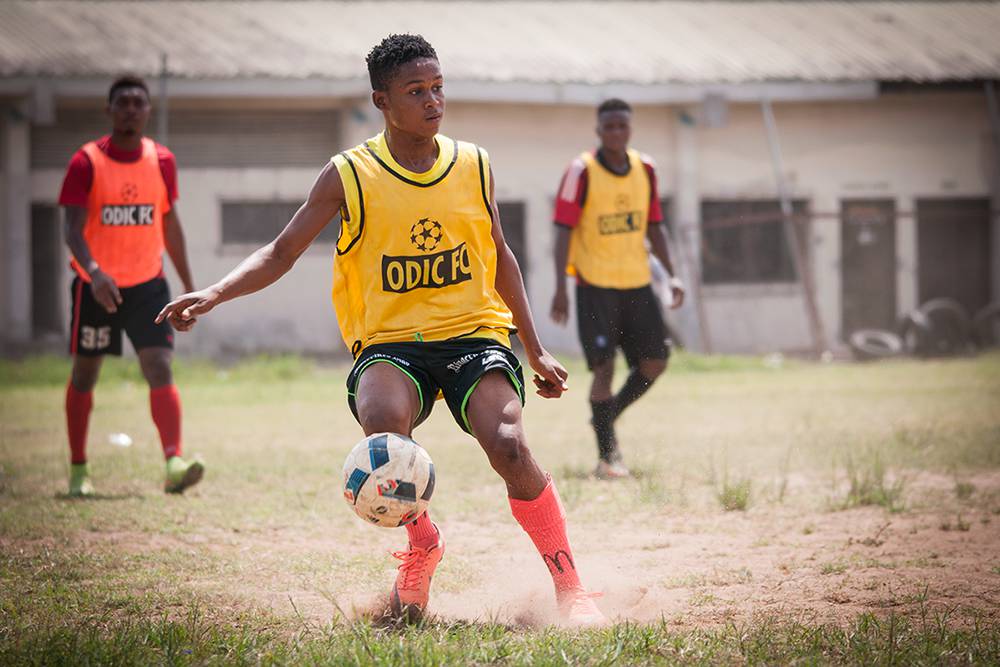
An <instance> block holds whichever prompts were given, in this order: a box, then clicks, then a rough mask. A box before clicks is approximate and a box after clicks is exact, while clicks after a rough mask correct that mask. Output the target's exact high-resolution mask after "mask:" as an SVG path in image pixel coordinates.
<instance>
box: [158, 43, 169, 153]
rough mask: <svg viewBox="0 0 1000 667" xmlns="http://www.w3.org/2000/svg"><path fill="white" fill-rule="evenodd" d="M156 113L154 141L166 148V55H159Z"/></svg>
mask: <svg viewBox="0 0 1000 667" xmlns="http://www.w3.org/2000/svg"><path fill="white" fill-rule="evenodd" d="M157 106H158V107H159V108H158V109H157V112H156V141H157V142H159V143H160V144H161V145H163V146H166V145H167V143H168V140H167V139H168V138H167V127H168V123H167V121H168V118H169V109H168V108H167V54H166V52H164V53H161V54H160V94H159V100H158V101H157Z"/></svg>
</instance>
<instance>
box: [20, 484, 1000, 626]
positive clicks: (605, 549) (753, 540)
mask: <svg viewBox="0 0 1000 667" xmlns="http://www.w3.org/2000/svg"><path fill="white" fill-rule="evenodd" d="M969 483H971V484H973V485H974V486H975V488H976V489H977V493H978V494H980V495H981V496H989V495H990V494H993V493H998V492H1000V474H997V473H987V474H981V475H976V476H972V477H970V478H969ZM594 484H595V485H600V484H601V483H599V482H594ZM953 484H954V482H953V481H952V479H951V478H949V477H946V476H943V475H935V474H931V473H926V472H925V473H919V474H917V473H915V478H914V479H913V480H912V481H911V482H910V487H909V488H910V492H911V493H912V494H915V495H927V496H931V497H933V496H935V495H938V496H940V497H942V498H943V497H945V493H944V491H945V490H947V491H949V492H950V490H951V487H952V485H953ZM806 485H807V480H806V479H802V478H800V479H798V480H797V481H796V482H795V483H793V484H792V485H791V487H792V488H791V489H790V490H789V495H791V496H794V494H795V492H796V487H804V486H806ZM499 519H501V520H497V521H490V522H489V523H488V525H482V524H477V523H471V522H469V521H464V520H445V521H442V522H441V527H442V529H443V531H444V533H445V535H446V538H447V552H446V557H445V560H444V561H443V563H442V566H441V568H440V569H439V574H438V576H437V577H436V578H435V585H434V595H433V598H432V600H433V601H432V605H431V612H432V613H433V614H435V615H436V616H437V617H439V618H441V619H444V620H468V621H476V620H487V619H490V620H499V621H503V622H505V623H511V624H515V625H526V626H540V625H544V624H547V623H549V622H554V621H555V618H554V604H553V599H552V594H551V589H550V586H551V584H550V583H549V580H548V578H547V575H546V572H545V570H544V569H543V566H542V564H541V562H540V560H539V559H538V557H537V554H535V553H534V551H533V550H532V548H531V545H530V543H529V542H528V540H527V539H526V538H525V536H524V535H523V534H522V533H521V531H520V529H519V528H518V527H517V526H516V525H515V524H514V522H513V520H502V519H505V517H499ZM638 519H640V520H637V517H635V516H609V517H608V518H607V520H606V521H603V522H601V523H591V522H586V523H584V522H579V521H578V522H574V523H572V524H571V526H572V527H571V532H572V539H573V542H574V547H575V550H576V555H577V563H578V567H579V569H580V571H581V573H582V575H583V578H584V580H585V582H586V583H587V584H588V585H589V586H590V587H591V588H592V589H593V590H595V591H600V592H602V593H603V596H602V598H600V599H599V601H598V604H599V606H600V607H601V608H602V609H603V610H604V611H605V613H606V614H608V615H609V616H611V617H613V618H615V619H617V620H631V621H638V622H644V621H659V620H661V619H664V620H666V621H668V622H669V623H670V624H673V625H676V626H678V627H679V628H688V627H705V626H711V625H715V624H722V623H727V622H747V621H750V620H752V619H753V618H755V617H760V616H771V617H773V616H778V617H783V618H788V619H795V620H801V621H811V622H834V623H842V622H847V621H849V620H850V619H853V618H855V617H856V616H857V615H858V614H859V613H861V612H866V611H874V612H885V611H889V610H892V611H894V612H896V613H902V614H907V615H914V616H917V617H919V616H921V615H927V614H931V615H942V614H943V615H945V616H946V617H951V619H952V620H953V622H955V623H961V622H964V620H965V619H966V618H967V617H968V615H969V613H970V612H973V611H976V610H978V612H980V613H982V614H985V617H986V618H988V619H990V620H992V621H997V620H1000V516H998V514H997V510H996V509H989V508H983V507H975V506H968V505H961V504H959V503H957V502H950V503H949V502H943V503H942V504H941V505H940V506H938V507H933V508H932V507H927V508H921V509H910V510H906V511H903V512H899V513H890V512H888V511H886V510H884V509H883V508H881V507H865V508H854V509H848V510H840V511H804V510H797V509H794V508H789V507H775V506H769V507H766V508H759V509H757V510H753V509H751V510H750V511H748V512H745V513H743V512H724V513H723V512H704V511H695V510H692V511H690V512H685V511H677V510H675V509H672V510H668V511H665V512H662V513H652V515H651V516H649V517H639V518H638ZM570 521H571V522H572V521H573V516H572V515H571V516H570ZM349 528H350V529H349V530H348V531H346V533H340V534H326V533H325V531H323V530H315V531H313V530H309V529H308V528H307V527H306V528H303V527H294V528H292V527H290V528H282V527H280V526H273V527H268V528H265V529H259V530H253V531H250V532H241V531H220V530H216V529H204V530H199V529H198V528H197V526H190V527H189V528H188V529H187V530H186V531H185V532H184V533H181V534H177V533H169V534H156V533H148V532H129V531H110V532H100V531H85V532H80V533H77V534H74V535H70V536H67V538H66V539H65V541H60V542H59V543H56V542H53V541H52V540H24V541H21V540H9V539H3V540H0V544H2V547H3V550H4V551H5V552H8V553H10V552H15V551H25V550H26V552H27V553H38V552H40V551H44V550H47V549H69V550H71V551H73V550H83V551H87V552H91V553H108V554H118V555H119V556H120V555H122V554H132V555H135V556H137V557H139V558H140V560H141V559H145V558H151V559H153V560H157V559H161V558H162V557H163V556H164V554H173V555H174V556H176V557H180V558H185V557H186V558H190V559H192V560H195V561H198V560H202V561H211V562H212V563H214V566H213V567H212V568H209V569H208V570H207V571H201V572H199V571H198V568H193V571H191V572H190V573H189V574H188V579H187V581H186V582H185V584H186V585H188V586H191V587H192V588H193V589H195V590H197V591H199V592H200V593H202V594H205V595H206V596H208V597H210V598H215V599H217V600H218V601H219V602H220V603H223V604H233V605H234V606H236V607H247V608H249V607H260V608H267V609H270V610H272V611H274V612H276V613H277V614H278V615H281V616H298V617H300V618H302V619H303V621H305V622H307V623H315V624H322V623H325V622H327V621H329V620H331V619H333V618H335V617H338V616H341V615H346V616H348V617H351V616H354V615H356V614H359V613H364V612H365V611H366V610H368V609H370V608H371V607H372V606H373V605H374V604H377V601H378V600H379V599H380V595H379V593H378V592H377V591H380V590H382V589H387V588H388V587H389V586H391V581H392V577H393V574H394V573H393V570H392V568H393V566H394V563H395V561H393V559H392V558H391V557H389V556H388V553H389V552H390V551H391V550H392V549H394V548H400V547H401V546H402V544H401V541H402V540H403V539H404V537H403V534H402V532H401V531H384V530H379V529H375V528H372V527H369V526H367V525H364V524H361V523H360V522H358V523H356V524H355V523H352V524H349ZM369 551H370V552H371V554H372V558H370V559H369V558H368V557H367V556H366V554H367V553H368V552H369ZM350 561H354V563H355V565H356V566H357V567H358V569H357V570H352V566H351V563H350ZM363 561H364V562H363ZM323 563H330V569H329V570H328V571H326V572H324V570H323ZM234 575H235V576H234ZM355 576H356V577H357V578H355Z"/></svg>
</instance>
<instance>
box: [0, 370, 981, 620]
mask: <svg viewBox="0 0 1000 667" xmlns="http://www.w3.org/2000/svg"><path fill="white" fill-rule="evenodd" d="M279 370H281V372H282V373H285V374H288V375H290V377H289V378H284V377H281V376H279V379H278V380H275V379H274V378H272V377H270V376H268V377H267V378H266V381H264V382H261V381H259V378H258V377H256V376H252V375H251V376H250V377H249V379H242V380H240V381H239V382H237V381H234V380H233V377H234V376H237V375H238V374H237V372H236V371H234V372H233V375H232V376H230V375H227V376H225V377H221V376H220V378H221V379H220V378H217V377H216V376H215V372H214V371H212V374H211V375H208V376H205V377H202V376H197V377H194V378H192V379H189V380H188V382H187V384H186V385H183V386H185V389H184V397H185V401H186V406H187V413H186V414H187V415H189V418H188V428H189V432H190V433H192V435H191V436H190V440H189V442H190V443H193V444H190V445H189V446H190V447H191V448H192V449H193V450H194V451H199V450H200V451H201V452H202V453H204V454H205V455H206V457H207V459H208V462H209V464H210V467H209V475H208V476H207V477H206V480H205V482H204V483H203V485H202V486H200V487H199V488H197V489H195V490H194V491H193V492H192V493H190V494H188V495H187V496H185V497H182V498H176V497H167V496H164V495H163V494H162V493H161V492H160V491H159V490H158V485H159V483H160V482H159V475H160V472H159V467H158V466H159V463H158V462H157V456H158V451H157V445H156V439H155V432H154V431H153V430H152V427H151V425H150V424H149V423H148V417H147V414H146V413H145V406H144V402H145V396H144V392H143V391H142V388H141V387H138V388H137V385H136V384H135V383H134V382H132V381H126V382H123V383H119V384H112V383H111V381H108V382H107V383H106V385H105V386H104V388H103V393H100V394H99V395H98V403H97V405H98V408H97V410H96V411H95V415H94V420H93V422H92V433H93V434H94V435H93V436H92V439H93V440H94V441H95V444H93V445H92V451H93V457H92V461H93V464H94V466H95V470H96V478H95V481H96V482H97V484H98V489H99V491H101V492H102V493H103V494H104V495H103V496H101V497H100V498H99V499H97V500H93V501H88V502H77V501H71V500H67V499H66V498H64V497H63V496H62V495H61V493H62V492H63V490H64V488H65V487H64V485H65V464H64V444H63V437H64V435H63V433H62V428H63V427H62V423H61V410H60V405H61V404H60V396H61V386H59V385H54V384H53V385H52V386H50V385H45V386H37V387H17V386H14V387H6V388H5V391H3V392H0V399H2V403H0V416H2V419H0V554H2V555H3V558H0V565H3V564H4V563H6V564H7V565H8V566H9V567H10V568H11V569H10V572H16V573H19V574H18V575H17V576H18V577H19V578H20V579H21V581H20V583H19V584H18V587H17V590H19V591H21V592H22V593H23V594H28V595H34V594H36V593H37V592H39V591H42V590H43V589H44V590H48V591H49V593H51V594H52V595H54V596H55V597H58V588H55V589H53V588H51V587H50V588H46V586H50V585H54V586H62V585H66V586H72V587H74V590H97V589H98V588H102V587H103V588H102V590H106V597H107V598H108V599H110V600H111V602H110V603H109V602H106V601H105V602H100V604H97V603H96V602H95V603H94V604H95V609H99V610H103V611H100V613H117V612H114V609H112V610H111V611H108V610H106V609H105V607H106V606H108V605H110V606H111V607H115V605H118V606H119V607H120V608H121V609H127V608H129V607H128V605H129V604H131V603H132V601H135V600H138V599H142V600H144V602H142V604H143V605H146V606H145V607H144V609H145V612H146V613H167V614H170V613H173V611H177V613H180V612H181V610H183V609H184V608H185V605H187V604H188V603H189V602H190V600H192V599H196V600H200V601H201V602H200V603H199V604H204V605H206V606H207V607H209V608H211V610H212V612H213V615H219V614H221V615H226V614H229V615H232V616H233V617H236V616H238V615H240V614H242V613H245V612H248V611H249V610H255V609H267V610H271V611H273V612H274V613H275V614H277V615H278V616H280V617H283V618H291V619H300V620H301V622H302V623H305V624H309V625H321V624H324V623H326V622H327V621H330V620H331V619H334V618H338V617H342V616H346V617H352V616H354V615H356V614H358V613H361V612H363V611H364V610H366V609H369V608H371V607H372V605H373V604H374V602H375V601H377V600H378V599H379V597H380V596H381V595H383V594H384V593H385V592H386V591H388V589H389V588H390V586H391V582H392V579H393V576H394V567H395V564H396V561H394V560H393V559H392V558H391V556H390V555H389V553H390V552H391V551H393V550H397V549H400V548H402V547H403V546H404V542H405V538H404V535H403V533H402V531H399V530H395V531H388V530H383V529H377V528H374V527H371V526H369V525H367V524H364V523H362V522H360V521H358V520H357V519H356V518H355V517H353V515H351V514H350V512H349V511H348V510H347V509H346V508H345V507H344V506H343V503H342V501H341V500H340V491H339V473H338V472H337V471H338V470H339V466H340V461H341V460H342V457H343V453H344V452H346V451H347V450H348V449H349V448H350V445H351V444H353V440H354V439H355V438H356V437H357V427H356V425H355V424H354V423H353V422H352V421H351V420H350V418H349V415H348V414H346V409H344V408H343V405H342V401H343V396H342V392H343V389H342V384H341V383H342V375H341V374H340V373H341V371H335V372H330V373H328V372H327V371H322V372H318V371H310V370H308V369H307V370H305V371H301V370H295V369H294V368H293V369H292V370H291V371H287V370H285V369H284V368H282V369H279ZM576 371H577V373H578V374H579V369H576ZM255 372H257V373H258V374H259V373H262V372H263V371H255ZM270 372H271V371H270V370H268V373H270ZM247 373H248V372H247ZM182 380H183V377H182ZM998 405H1000V357H996V356H994V357H989V358H987V359H986V360H985V361H983V360H979V361H977V360H962V361H957V362H953V363H948V364H915V363H908V364H899V365H888V366H884V367H854V366H845V367H834V368H824V367H813V366H806V367H793V368H791V369H788V370H783V371H780V372H772V371H770V370H761V369H743V368H737V369H735V370H731V371H730V370H722V371H718V372H704V373H701V372H697V373H695V372H688V373H687V374H685V373H684V372H680V371H678V372H675V373H674V374H673V375H671V376H669V378H668V380H667V381H665V382H663V383H662V384H658V385H657V386H655V387H654V390H653V391H652V392H651V393H650V395H649V396H648V397H647V398H644V399H643V401H641V402H640V403H639V404H637V406H636V407H635V408H634V409H633V411H632V412H631V413H630V414H629V415H627V419H625V420H623V423H622V424H621V428H620V437H621V438H622V440H623V441H624V442H626V443H628V444H629V447H630V449H629V450H628V456H629V460H630V463H632V464H633V465H634V467H635V469H636V471H637V472H638V473H639V474H640V477H639V478H638V479H635V480H629V481H625V482H615V483H608V482H600V481H597V480H594V479H592V478H589V477H588V475H587V471H588V470H589V467H590V465H591V464H592V457H593V452H592V444H591V443H590V438H591V437H592V436H591V434H590V433H589V431H588V429H587V426H586V412H585V402H584V400H583V396H582V395H580V394H579V392H578V394H577V395H574V396H571V397H570V398H568V399H565V400H564V402H561V403H557V402H553V401H540V400H535V399H532V400H531V401H529V405H528V411H527V412H526V414H527V415H528V417H527V420H528V421H527V428H528V432H529V436H530V437H531V441H532V443H533V449H534V450H535V452H536V455H537V457H538V458H539V460H540V461H541V462H542V463H543V465H544V466H545V467H546V468H547V469H549V470H551V471H552V472H553V474H554V475H555V478H556V480H557V483H558V485H559V488H560V491H561V494H562V496H563V499H564V502H565V505H566V507H567V511H568V513H569V521H570V536H571V539H572V541H573V546H574V550H575V554H576V560H577V564H578V567H579V570H580V571H581V573H582V577H583V579H584V582H585V584H586V585H588V586H589V587H590V588H592V589H593V590H595V591H600V592H602V593H603V597H602V598H601V599H600V600H599V601H598V604H599V606H600V607H601V608H602V609H603V610H604V611H605V612H606V613H607V614H608V615H609V616H611V617H612V618H615V619H619V620H632V621H639V622H642V621H658V620H660V619H663V620H665V621H666V622H667V623H669V624H673V625H676V626H677V627H678V628H681V629H682V628H694V627H710V626H713V625H719V624H725V623H729V622H737V623H739V622H746V621H750V620H752V619H754V618H757V617H762V616H763V617H772V618H773V617H779V618H783V619H787V620H800V621H806V622H827V621H830V622H835V623H847V622H849V621H850V619H853V618H856V617H857V615H858V614H859V613H860V612H867V611H871V612H875V613H885V614H888V613H890V612H893V613H898V614H905V615H908V616H913V617H916V618H921V617H926V616H933V617H935V618H943V619H944V620H945V621H946V622H947V623H949V624H957V625H961V624H964V623H970V622H974V619H975V618H977V617H978V618H979V619H980V620H982V619H984V618H985V619H986V620H988V622H990V623H996V622H997V621H1000V618H998V616H1000V410H998V409H997V406H998ZM662 414H666V415H668V418H667V419H664V418H662V417H661V415H662ZM116 431H126V432H129V433H131V434H133V436H134V437H135V440H136V444H135V446H134V447H132V448H131V449H129V450H123V449H118V448H113V447H111V446H109V445H107V444H106V442H104V439H106V437H107V434H108V433H111V432H116ZM416 435H417V439H418V440H419V441H421V442H423V443H425V444H427V445H428V449H429V450H430V451H431V454H432V456H434V457H435V461H436V462H437V463H438V466H439V470H440V471H441V472H440V474H439V486H438V489H437V490H436V492H435V493H436V495H435V498H434V500H433V502H432V514H433V516H434V517H435V520H436V521H438V522H439V523H440V525H441V527H442V529H443V531H444V534H445V536H446V539H447V553H446V556H445V559H444V561H443V562H442V565H441V567H440V569H439V570H438V573H437V574H436V576H435V580H434V589H433V597H432V602H431V607H430V611H431V612H432V613H433V614H434V615H436V616H437V617H438V618H441V619H445V620H488V619H495V620H501V621H504V622H509V623H512V624H515V625H522V626H539V625H544V624H546V623H548V622H550V621H553V620H554V602H553V596H552V593H551V590H550V586H551V584H550V583H549V581H548V577H547V573H546V570H545V569H544V566H543V564H542V562H541V560H540V559H539V557H538V555H537V554H536V553H535V552H534V550H533V548H532V546H531V544H530V542H529V540H528V539H527V537H526V536H525V535H524V534H523V533H522V532H521V530H520V528H519V527H518V526H517V525H516V523H515V522H514V520H513V519H512V518H511V517H510V514H509V511H508V508H507V506H506V502H505V498H504V490H503V487H502V485H501V484H500V482H499V481H498V479H497V478H496V477H495V475H494V474H493V473H492V471H491V470H490V469H489V467H488V466H487V465H486V462H485V460H483V457H482V454H481V452H479V451H478V449H477V448H476V446H475V444H474V443H473V442H472V441H471V439H469V438H468V437H466V436H463V435H461V434H460V433H458V432H457V429H456V428H455V426H454V424H453V423H451V421H450V418H449V416H448V415H447V413H446V411H445V410H443V409H439V410H437V411H436V412H435V414H434V415H433V416H432V418H431V420H429V422H428V423H427V425H425V426H423V427H421V429H420V430H418V432H417V434H416ZM872 452H875V453H877V454H879V456H881V459H880V460H881V461H882V462H883V463H884V466H883V468H884V470H882V469H881V468H879V469H878V470H880V471H882V472H884V479H882V477H879V475H882V472H879V473H878V474H877V475H876V477H878V478H879V479H880V480H881V481H883V482H884V483H885V484H886V485H888V486H891V485H892V483H893V482H894V481H896V480H902V484H901V487H900V488H901V494H900V498H899V502H898V503H897V504H896V505H894V506H893V507H892V508H891V509H890V508H888V507H886V506H881V505H878V504H872V505H864V506H856V507H851V508H849V509H841V508H842V507H843V506H844V505H845V503H844V499H845V497H846V496H845V493H846V490H845V489H846V485H847V484H848V477H849V473H848V472H847V469H846V468H845V465H844V462H845V460H852V461H854V462H855V463H856V464H857V465H858V466H859V467H861V468H863V470H862V472H867V473H873V470H875V468H872V465H873V464H872V463H871V459H870V456H871V454H872ZM851 457H853V458H851ZM866 462H867V463H866ZM865 466H867V468H865ZM873 474H874V473H873ZM727 478H734V479H735V478H741V479H742V478H745V479H748V480H750V481H751V482H752V489H753V491H752V493H751V495H750V500H749V503H748V508H747V509H746V511H725V510H724V509H723V508H722V507H720V501H719V499H718V496H719V493H720V489H721V488H722V486H723V485H724V484H725V483H726V482H725V480H726V479H727ZM4 559H6V560H4ZM0 579H2V573H0ZM51 582H55V583H54V584H52V583H51ZM143 596H146V597H143ZM2 597H3V596H2V595H0V603H2V602H3V600H2ZM101 599H102V600H104V598H101ZM102 605H104V606H102ZM95 613H97V612H95Z"/></svg>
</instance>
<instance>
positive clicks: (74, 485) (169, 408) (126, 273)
mask: <svg viewBox="0 0 1000 667" xmlns="http://www.w3.org/2000/svg"><path fill="white" fill-rule="evenodd" d="M150 110H151V105H150V101H149V89H148V88H147V87H146V84H145V82H144V81H143V80H142V79H140V78H137V77H132V76H124V77H121V78H119V79H117V80H116V81H115V82H114V83H113V84H112V85H111V89H110V90H109V92H108V106H107V113H108V116H109V117H110V119H111V124H112V131H111V134H110V135H107V136H104V137H101V138H100V139H97V140H96V141H91V142H89V143H87V144H85V145H84V146H83V147H82V148H81V149H80V150H78V151H77V152H76V153H75V154H74V155H73V157H72V159H71V160H70V163H69V168H68V169H67V171H66V178H65V180H64V181H63V187H62V192H61V193H60V195H59V204H60V205H62V206H63V210H64V211H65V220H66V223H65V233H66V245H68V246H69V249H70V253H71V254H72V267H73V269H74V271H76V274H77V275H76V277H75V278H74V279H73V284H72V288H71V289H72V303H73V310H72V314H71V323H70V353H71V354H72V355H73V371H72V376H71V377H70V381H69V385H68V386H67V387H66V425H67V430H68V432H69V447H70V452H71V471H70V481H69V493H70V495H71V496H89V495H92V494H93V493H94V487H93V484H92V483H91V480H90V471H89V468H88V464H87V425H88V422H89V420H90V411H91V407H92V405H93V390H94V385H96V384H97V379H98V375H99V374H100V370H101V362H102V361H103V359H104V355H106V354H113V355H120V354H121V350H122V330H124V331H125V333H126V334H127V335H128V337H129V340H131V341H132V346H133V347H134V348H135V350H136V353H137V354H138V356H139V365H140V367H141V368H142V374H143V376H144V377H145V378H146V382H148V383H149V405H150V410H151V411H152V414H153V422H154V423H155V424H156V428H157V430H158V431H159V433H160V441H161V444H162V445H163V454H164V456H165V457H166V460H167V466H166V483H165V487H164V488H165V489H166V491H168V492H170V493H180V492H182V491H184V489H186V488H187V487H189V486H191V485H193V484H196V483H198V481H199V480H200V479H201V477H202V475H203V473H204V467H203V465H202V463H201V462H199V461H193V462H188V461H185V460H184V459H182V458H181V401H180V396H179V395H178V393H177V387H176V386H174V381H173V375H172V372H171V360H172V357H173V340H174V338H173V331H172V330H171V328H170V325H169V324H167V323H162V324H156V323H155V322H154V321H153V320H154V318H155V317H156V314H157V313H158V312H159V311H160V309H161V308H163V306H164V305H166V303H167V302H168V301H170V292H169V289H168V287H167V281H166V278H165V277H164V275H163V251H164V249H166V251H167V253H168V254H169V255H170V259H171V261H173V263H174V267H175V268H176V269H177V273H178V275H180V278H181V281H182V282H183V283H184V289H185V290H188V291H190V290H192V289H194V283H193V281H192V280H191V270H190V268H189V266H188V259H187V251H186V250H185V246H184V233H183V231H182V230H181V223H180V220H179V219H178V217H177V209H176V208H175V207H174V200H176V199H177V165H176V162H175V161H174V156H173V154H172V153H171V152H170V151H169V150H167V148H166V147H165V146H160V145H159V144H157V143H156V142H154V141H153V140H152V139H148V138H146V137H144V136H143V130H144V129H145V127H146V123H147V121H148V120H149V114H150Z"/></svg>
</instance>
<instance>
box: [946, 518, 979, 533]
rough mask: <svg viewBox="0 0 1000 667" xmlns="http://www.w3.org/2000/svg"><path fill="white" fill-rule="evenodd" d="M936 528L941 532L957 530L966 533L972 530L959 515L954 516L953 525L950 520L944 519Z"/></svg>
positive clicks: (969, 524) (970, 525)
mask: <svg viewBox="0 0 1000 667" xmlns="http://www.w3.org/2000/svg"><path fill="white" fill-rule="evenodd" d="M938 527H939V528H940V529H941V530H943V531H949V530H957V531H959V532H962V533H966V532H968V531H969V529H970V528H972V524H971V523H969V522H968V521H966V520H965V519H963V518H962V515H961V514H956V515H955V523H952V522H951V520H950V519H944V520H942V521H941V524H940V525H939V526H938Z"/></svg>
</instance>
